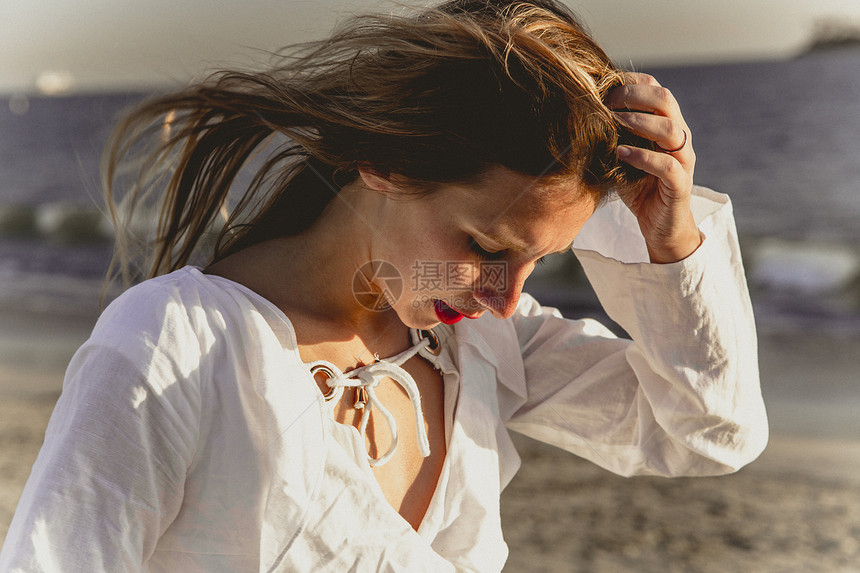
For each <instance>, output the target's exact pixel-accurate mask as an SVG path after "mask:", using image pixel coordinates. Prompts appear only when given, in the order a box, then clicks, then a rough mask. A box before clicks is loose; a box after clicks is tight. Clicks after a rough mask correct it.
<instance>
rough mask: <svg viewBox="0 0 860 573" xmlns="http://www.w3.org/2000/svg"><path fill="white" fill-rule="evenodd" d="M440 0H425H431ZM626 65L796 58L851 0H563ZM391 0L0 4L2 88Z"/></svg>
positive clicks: (28, 91)
mask: <svg viewBox="0 0 860 573" xmlns="http://www.w3.org/2000/svg"><path fill="white" fill-rule="evenodd" d="M434 3H435V2H422V3H421V4H422V5H432V4H434ZM565 3H566V4H568V5H569V6H571V8H573V9H574V11H575V12H577V13H578V14H579V16H580V18H581V20H582V21H583V23H584V24H585V25H586V26H587V27H589V28H590V29H591V31H592V33H593V35H594V36H595V38H596V39H597V40H598V42H599V43H600V44H601V45H602V46H603V47H604V49H606V51H607V52H608V53H609V55H610V56H611V57H612V58H613V60H614V61H616V62H617V63H618V64H619V65H621V66H623V67H633V68H640V69H641V68H642V67H666V66H679V65H681V66H683V65H700V64H721V63H736V62H744V61H760V60H781V59H790V58H792V57H796V56H798V55H800V54H802V53H803V52H804V51H806V50H807V48H808V47H809V46H810V45H811V44H812V43H813V42H814V41H815V39H816V37H818V36H819V35H820V33H821V31H822V30H827V29H830V30H831V31H832V29H833V28H834V27H841V28H842V29H843V31H846V32H847V33H849V34H850V33H852V31H853V33H854V35H855V37H860V32H857V31H858V30H860V2H856V0H819V1H817V2H815V3H810V2H807V1H806V0H783V1H779V0H746V1H744V0H725V1H723V2H708V1H706V0H687V1H683V0H663V1H661V2H659V3H656V2H647V3H643V2H633V1H632V0H619V1H616V2H604V1H602V0H566V2H565ZM416 4H417V3H416V2H411V1H405V2H404V1H395V0H292V1H285V2H277V3H276V2H272V1H271V0H249V1H248V2H243V3H241V4H239V3H236V4H228V5H214V4H213V3H212V2H207V1H206V0H185V1H184V2H182V3H168V2H166V0H149V1H147V2H131V1H130V0H81V1H80V2H76V3H68V2H64V1H63V0H40V1H39V2H33V3H26V2H21V3H4V5H3V7H2V8H0V53H2V54H4V60H5V61H4V62H3V65H2V66H0V94H3V95H57V94H78V93H83V94H85V93H103V92H123V91H149V90H153V89H160V88H163V87H170V86H172V85H176V84H178V83H185V82H187V81H189V80H190V79H192V78H194V77H199V76H200V75H201V74H205V73H206V72H208V71H211V70H213V69H218V68H222V67H235V66H239V67H247V66H251V65H254V64H255V63H256V62H257V61H258V60H260V59H262V58H264V57H265V56H266V54H268V53H271V52H273V51H275V50H277V49H278V48H280V47H282V46H284V45H288V44H292V43H297V42H303V41H309V40H314V39H319V38H323V37H325V36H326V35H328V34H329V33H330V31H331V30H332V29H333V28H334V27H335V25H336V24H337V23H338V22H340V21H343V20H344V19H345V18H347V17H348V16H349V15H352V14H355V13H366V12H375V13H389V12H394V13H397V12H401V11H403V10H404V8H405V7H406V6H414V5H416Z"/></svg>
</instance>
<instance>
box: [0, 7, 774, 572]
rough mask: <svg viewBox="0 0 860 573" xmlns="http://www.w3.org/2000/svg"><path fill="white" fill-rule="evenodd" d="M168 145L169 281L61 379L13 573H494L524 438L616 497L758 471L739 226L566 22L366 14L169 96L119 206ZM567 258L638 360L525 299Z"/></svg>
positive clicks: (139, 119) (675, 127) (124, 300)
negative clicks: (602, 475)
mask: <svg viewBox="0 0 860 573" xmlns="http://www.w3.org/2000/svg"><path fill="white" fill-rule="evenodd" d="M643 112H644V113H643ZM150 140H153V141H155V148H154V151H152V153H151V154H149V155H144V156H143V157H145V160H143V161H139V162H138V163H136V164H135V165H137V166H138V167H137V169H138V170H137V171H133V175H134V177H135V181H134V183H135V185H134V187H133V189H134V190H133V191H132V194H131V196H130V197H127V198H125V199H124V201H123V207H122V209H115V210H114V212H115V214H116V218H117V220H118V221H119V223H120V226H122V225H123V224H126V223H123V217H125V216H126V215H127V212H128V211H129V210H131V209H132V208H133V207H135V206H137V207H142V206H146V205H148V204H149V202H150V200H151V199H152V198H153V197H155V198H156V199H158V201H160V203H159V204H160V205H161V217H160V223H159V228H158V233H157V237H156V238H155V240H154V241H153V243H154V244H152V245H150V244H149V243H147V242H146V241H144V242H143V247H144V248H146V247H149V246H152V248H153V250H152V251H151V254H152V256H151V266H150V267H149V268H142V267H134V266H132V265H131V264H128V259H130V258H134V256H135V255H137V254H139V253H138V252H137V251H136V250H135V248H136V246H137V243H135V242H134V241H132V240H126V241H125V242H121V243H120V246H121V247H122V254H124V255H126V262H125V264H124V265H123V266H122V267H121V268H122V270H123V272H124V273H125V275H126V276H127V277H128V276H132V277H133V276H135V274H136V273H139V272H140V273H143V274H144V275H146V276H149V277H156V278H152V279H151V280H147V281H145V282H143V283H141V284H139V285H138V286H135V287H133V288H131V289H130V290H128V291H127V292H126V293H125V294H123V295H122V296H121V297H120V298H119V299H118V300H116V301H115V302H114V303H112V304H111V305H110V306H109V307H108V309H107V310H106V311H105V313H104V314H103V316H102V317H101V318H100V320H99V323H98V325H97V326H96V328H95V330H94V332H93V335H92V337H91V339H90V340H89V341H88V342H87V343H86V344H85V345H84V346H83V347H82V348H81V349H80V350H79V352H78V353H77V354H76V356H75V357H74V359H73V361H72V363H71V365H70V367H69V371H68V373H67V376H66V380H65V382H64V388H63V395H62V397H61V399H60V401H59V403H58V405H57V408H56V411H55V413H54V415H53V418H52V420H51V423H50V426H49V428H48V431H47V435H46V440H45V445H44V447H43V449H42V452H41V453H40V456H39V459H38V461H37V462H36V464H35V466H34V469H33V472H32V476H31V478H30V481H29V483H28V485H27V488H26V491H25V493H24V495H23V497H22V499H21V502H20V505H19V508H18V511H17V513H16V516H15V519H14V522H13V524H12V527H11V529H10V532H9V537H8V538H7V543H6V547H5V548H4V553H3V556H2V560H0V563H2V565H3V567H4V568H8V569H11V570H16V571H17V570H22V571H42V570H62V571H102V570H103V571H125V570H132V571H134V570H148V571H257V570H261V571H262V570H265V571H282V570H283V571H346V570H350V571H376V570H382V571H425V570H426V571H453V570H458V571H459V570H464V571H498V570H500V569H501V568H502V566H503V564H504V562H505V558H506V556H507V548H506V545H505V543H504V540H503V538H502V532H501V527H500V520H499V495H500V492H501V490H502V489H503V488H504V486H505V485H506V484H507V483H508V482H509V480H510V479H511V477H512V476H513V474H514V473H515V472H516V470H517V467H518V465H519V458H518V457H517V454H516V451H515V450H514V448H513V446H512V443H511V441H510V438H509V436H508V430H516V431H519V432H522V433H524V434H527V435H530V436H532V437H535V438H537V439H540V440H544V441H546V442H549V443H552V444H556V445H558V446H560V447H563V448H565V449H568V450H570V451H571V452H574V453H576V454H578V455H581V456H583V457H586V458H588V459H590V460H592V461H594V462H595V463H597V464H599V465H601V466H603V467H605V468H608V469H610V470H612V471H614V472H617V473H620V474H623V475H631V474H658V475H703V474H718V473H725V472H730V471H733V470H736V469H737V468H739V467H740V466H742V465H743V464H745V463H748V462H749V461H750V460H752V459H754V458H755V457H756V456H757V455H758V453H759V452H760V451H761V450H762V449H763V447H764V444H765V442H766V439H767V428H766V421H765V416H764V409H763V405H762V402H761V396H760V391H759V387H758V375H757V367H756V349H755V348H756V345H755V329H754V325H753V322H752V313H751V310H750V305H749V300H748V296H747V293H746V287H745V283H744V278H743V271H742V268H741V265H740V255H739V251H738V247H737V241H736V236H735V231H734V225H733V222H732V219H731V208H730V204H729V203H728V200H727V198H725V197H724V196H721V195H718V194H716V193H713V192H711V191H707V190H704V189H699V188H696V189H695V190H694V189H693V186H692V175H693V164H694V160H695V157H694V154H693V149H692V138H691V134H690V130H689V128H688V126H687V125H686V124H685V123H684V120H683V117H682V115H681V113H680V110H679V108H678V106H677V104H676V102H675V100H674V99H673V98H672V96H671V94H670V93H669V92H668V91H667V90H665V89H663V88H662V87H660V86H659V84H657V83H656V81H654V80H653V79H652V78H650V77H648V76H645V75H641V74H624V73H622V72H620V71H619V70H617V69H615V68H614V67H613V66H612V64H611V62H610V61H609V59H608V58H607V57H606V55H605V54H604V53H603V52H602V51H601V50H600V48H599V47H598V46H596V45H595V44H594V42H593V41H592V40H591V39H590V38H589V37H588V36H587V35H586V34H585V32H584V31H583V29H582V28H581V26H580V25H579V24H578V23H577V22H576V20H575V19H574V17H573V16H572V15H571V14H570V13H569V12H568V11H567V10H566V9H565V8H564V7H563V6H561V5H560V4H556V3H555V2H553V1H552V0H536V1H532V2H506V1H504V0H491V1H488V2H485V1H483V0H481V1H479V0H454V1H453V2H449V3H447V4H444V5H442V6H440V7H438V8H436V9H432V10H425V11H421V12H419V13H418V14H416V15H414V16H410V17H403V18H396V17H387V18H361V19H356V20H353V21H352V22H351V23H350V24H349V25H348V26H346V27H344V28H342V29H341V30H340V31H339V32H338V33H336V34H335V35H334V36H333V37H332V38H330V39H328V40H326V41H323V42H320V43H317V44H313V45H311V46H306V47H303V48H300V49H295V50H293V51H290V52H286V53H285V54H283V55H282V57H281V59H280V60H279V62H278V64H277V65H276V66H274V67H272V68H271V69H269V70H268V71H266V72H263V73H240V72H224V73H221V74H219V75H216V76H214V77H213V78H211V79H209V80H207V81H205V82H202V83H200V84H198V85H194V86H191V87H189V88H187V89H185V90H183V91H182V92H179V93H178V94H174V95H169V96H164V97H161V98H159V99H156V100H154V101H152V102H149V103H147V104H145V105H144V106H143V107H141V108H139V109H138V110H137V111H135V112H134V113H133V114H132V115H130V117H129V118H128V119H126V121H125V122H124V123H123V124H122V125H121V126H120V128H119V130H118V136H117V138H116V139H115V141H114V144H113V147H112V152H111V155H110V156H109V158H108V170H107V175H108V177H107V179H108V189H109V190H112V189H113V187H112V181H113V180H114V179H115V178H116V177H117V176H119V175H120V174H121V173H124V172H122V171H121V170H119V169H118V167H117V166H118V165H119V164H120V162H121V160H123V159H129V158H134V157H136V156H140V153H141V152H140V146H141V145H142V144H144V143H145V142H147V141H150ZM141 166H142V167H141ZM162 183H163V185H162V186H160V184H162ZM612 190H615V191H617V194H618V196H619V197H620V198H621V201H617V200H612V199H607V197H608V196H609V194H610V192H611V191H612ZM213 232H214V233H217V238H216V240H215V242H214V246H213V242H212V240H210V238H211V236H212V233H213ZM139 239H140V238H139V237H138V239H135V240H139ZM574 239H575V241H574ZM572 243H573V246H574V248H575V251H576V253H577V254H578V255H579V257H580V259H581V261H582V264H583V266H584V268H585V269H586V271H587V272H588V274H589V278H590V280H591V281H592V283H593V285H594V287H595V289H596V290H597V292H598V294H599V295H600V297H601V301H602V303H603V304H604V306H605V308H606V310H607V312H608V313H609V314H610V316H612V317H613V318H614V319H615V320H616V321H617V322H619V324H621V325H622V326H623V327H624V328H625V329H626V331H627V332H629V333H630V335H631V337H632V341H630V340H621V339H617V338H615V337H614V336H613V335H612V334H611V333H610V332H609V331H608V330H606V329H605V328H603V327H602V326H600V325H598V324H596V323H594V322H592V321H588V320H585V321H570V320H565V319H563V318H561V317H560V316H559V315H558V313H557V312H556V311H554V310H552V309H547V308H542V307H540V306H539V305H538V304H537V303H536V302H535V301H534V299H532V298H530V297H529V296H528V295H525V294H522V295H521V289H522V285H523V281H524V280H525V278H526V277H527V276H528V275H529V273H531V271H532V270H533V269H534V266H535V265H536V264H537V263H538V262H540V261H541V259H543V257H545V256H547V255H549V254H551V253H554V252H560V251H565V250H567V249H568V248H570V247H571V244H572ZM195 261H202V262H196V263H195ZM189 263H195V264H196V265H197V266H194V265H190V264H189ZM141 268H142V269H143V270H140V269H141ZM461 319H464V320H461Z"/></svg>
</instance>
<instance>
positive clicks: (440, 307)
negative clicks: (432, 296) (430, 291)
mask: <svg viewBox="0 0 860 573" xmlns="http://www.w3.org/2000/svg"><path fill="white" fill-rule="evenodd" d="M433 308H434V310H435V311H436V317H437V318H438V319H439V321H440V322H443V323H445V324H456V323H458V322H460V321H461V320H463V315H462V314H460V313H459V312H457V311H456V310H454V309H453V308H451V307H450V306H448V305H447V304H445V303H444V302H442V301H441V300H434V301H433Z"/></svg>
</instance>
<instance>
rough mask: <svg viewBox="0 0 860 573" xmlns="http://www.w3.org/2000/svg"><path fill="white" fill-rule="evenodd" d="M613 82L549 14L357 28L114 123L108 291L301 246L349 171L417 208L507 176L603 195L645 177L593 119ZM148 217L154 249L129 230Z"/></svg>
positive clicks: (605, 65) (481, 3)
mask: <svg viewBox="0 0 860 573" xmlns="http://www.w3.org/2000/svg"><path fill="white" fill-rule="evenodd" d="M622 82H623V76H622V74H621V72H620V71H619V70H618V69H617V68H616V67H615V66H614V65H613V64H612V62H611V61H610V59H609V58H608V57H607V56H606V54H605V53H604V52H603V50H601V49H600V47H599V46H597V44H596V43H595V42H594V41H593V40H592V39H591V38H590V36H589V35H588V34H587V32H586V31H585V30H584V28H583V27H582V26H581V25H580V24H579V23H578V21H577V20H576V18H575V17H574V16H573V15H572V14H571V13H570V12H569V11H568V9H567V8H565V7H564V6H563V5H561V4H560V3H557V2H555V1H554V0H531V1H509V0H508V1H505V0H454V1H451V2H448V3H445V4H442V5H441V6H438V7H436V8H433V9H425V10H420V11H418V12H417V13H414V14H412V15H409V16H390V15H387V16H360V17H356V18H353V19H351V20H349V21H348V22H346V23H345V24H344V25H342V26H341V27H340V28H339V29H338V30H336V31H335V33H334V34H333V35H332V36H331V37H330V38H328V39H326V40H322V41H319V42H313V43H308V44H302V45H298V46H292V47H290V48H287V49H285V50H282V51H281V52H279V53H277V54H276V55H275V56H274V63H273V64H272V65H270V66H269V67H268V68H267V69H265V70H263V71H254V72H249V71H222V72H218V73H216V74H214V75H212V76H211V77H209V78H208V79H207V80H205V81H202V82H200V83H197V84H195V85H191V86H189V87H187V88H186V89H183V90H181V91H179V92H177V93H174V94H170V95H164V96H160V97H157V98H155V99H152V100H150V101H148V102H146V103H144V104H142V105H141V106H139V107H138V108H136V109H134V110H133V111H131V112H130V113H129V114H128V115H127V116H126V118H125V119H124V120H123V121H122V122H121V123H120V124H119V125H118V127H117V129H116V130H115V132H114V135H113V138H112V140H111V144H110V146H109V148H108V152H107V154H106V156H105V163H104V169H103V176H104V182H105V189H106V193H107V197H108V204H109V206H110V210H111V214H112V217H113V220H114V225H115V226H116V227H117V231H118V233H117V256H116V257H115V265H114V266H113V274H114V275H122V277H123V278H124V279H125V280H126V282H129V281H134V280H138V279H141V278H146V277H150V276H155V275H157V274H161V273H164V272H169V271H171V270H175V269H177V268H179V267H181V266H183V265H185V264H188V263H189V261H194V260H196V259H198V260H202V261H204V262H210V261H212V260H214V259H218V258H221V257H223V256H226V255H228V254H231V253H234V252H237V251H239V250H241V249H243V248H245V247H247V246H249V245H252V244H254V243H257V242H260V241H264V240H266V239H270V238H273V237H277V236H284V235H291V234H297V233H300V232H301V231H303V230H305V229H307V228H308V227H309V226H310V225H311V224H312V223H313V222H314V221H315V220H316V219H317V217H318V216H319V215H320V213H321V212H322V210H323V209H324V208H325V206H326V205H327V204H328V202H329V201H330V200H331V199H332V197H334V195H335V194H336V193H337V192H338V191H339V189H340V188H341V187H342V186H343V185H345V184H346V183H348V182H350V181H352V180H354V179H355V177H356V174H357V170H358V169H359V168H364V169H369V170H372V171H374V172H375V173H377V174H380V175H383V176H385V177H392V178H397V180H398V182H399V183H400V184H401V185H406V186H407V187H408V188H409V189H412V190H415V191H417V192H427V191H431V190H432V189H433V187H434V185H438V184H440V183H445V182H469V181H473V180H475V179H476V178H478V177H480V175H481V174H482V173H484V172H485V171H486V169H487V168H489V167H490V166H493V165H501V166H504V167H506V168H508V169H511V170H513V171H516V172H520V173H523V174H529V175H533V176H535V177H556V176H565V177H567V176H573V177H577V178H579V179H581V180H583V181H584V182H585V183H586V185H588V186H589V187H591V188H592V189H594V190H596V191H597V192H599V193H605V192H606V190H608V189H609V188H612V187H617V186H621V185H626V184H628V183H630V182H631V181H632V180H634V179H636V178H637V177H638V176H639V175H640V173H638V172H636V171H635V170H632V169H630V168H629V167H625V166H624V164H622V163H619V161H618V160H617V158H616V155H615V147H616V146H617V144H618V138H619V133H620V132H621V127H620V125H619V124H618V122H617V121H616V120H615V119H614V118H613V116H612V114H611V112H610V110H609V109H608V108H607V107H606V105H605V104H604V99H605V98H606V95H607V93H608V92H609V90H611V89H612V88H613V87H616V86H618V85H620V84H621V83H622ZM127 178H130V181H129V180H128V179H127ZM120 188H125V189H127V192H126V193H125V194H123V195H124V196H123V197H122V198H120V196H119V195H121V194H120V193H117V192H116V191H117V190H118V189H120ZM149 208H151V209H153V211H152V212H153V213H154V212H156V211H157V212H158V216H157V219H158V224H157V231H155V234H154V236H153V235H152V234H147V233H145V232H140V231H138V232H135V231H134V229H133V228H131V227H133V225H131V224H130V221H132V220H133V219H132V216H133V214H134V213H135V212H136V211H140V210H144V211H146V210H147V209H149ZM138 219H139V217H138ZM130 228H131V229H130ZM141 259H143V261H144V262H141Z"/></svg>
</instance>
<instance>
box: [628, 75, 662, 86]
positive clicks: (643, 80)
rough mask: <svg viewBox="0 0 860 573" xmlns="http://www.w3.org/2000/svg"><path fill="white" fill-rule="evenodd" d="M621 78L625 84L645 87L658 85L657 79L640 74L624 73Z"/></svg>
mask: <svg viewBox="0 0 860 573" xmlns="http://www.w3.org/2000/svg"><path fill="white" fill-rule="evenodd" d="M622 76H623V77H624V83H625V84H639V85H645V86H659V85H660V82H658V81H657V78H655V77H654V76H652V75H650V74H643V73H642V72H624V73H623V74H622Z"/></svg>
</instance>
